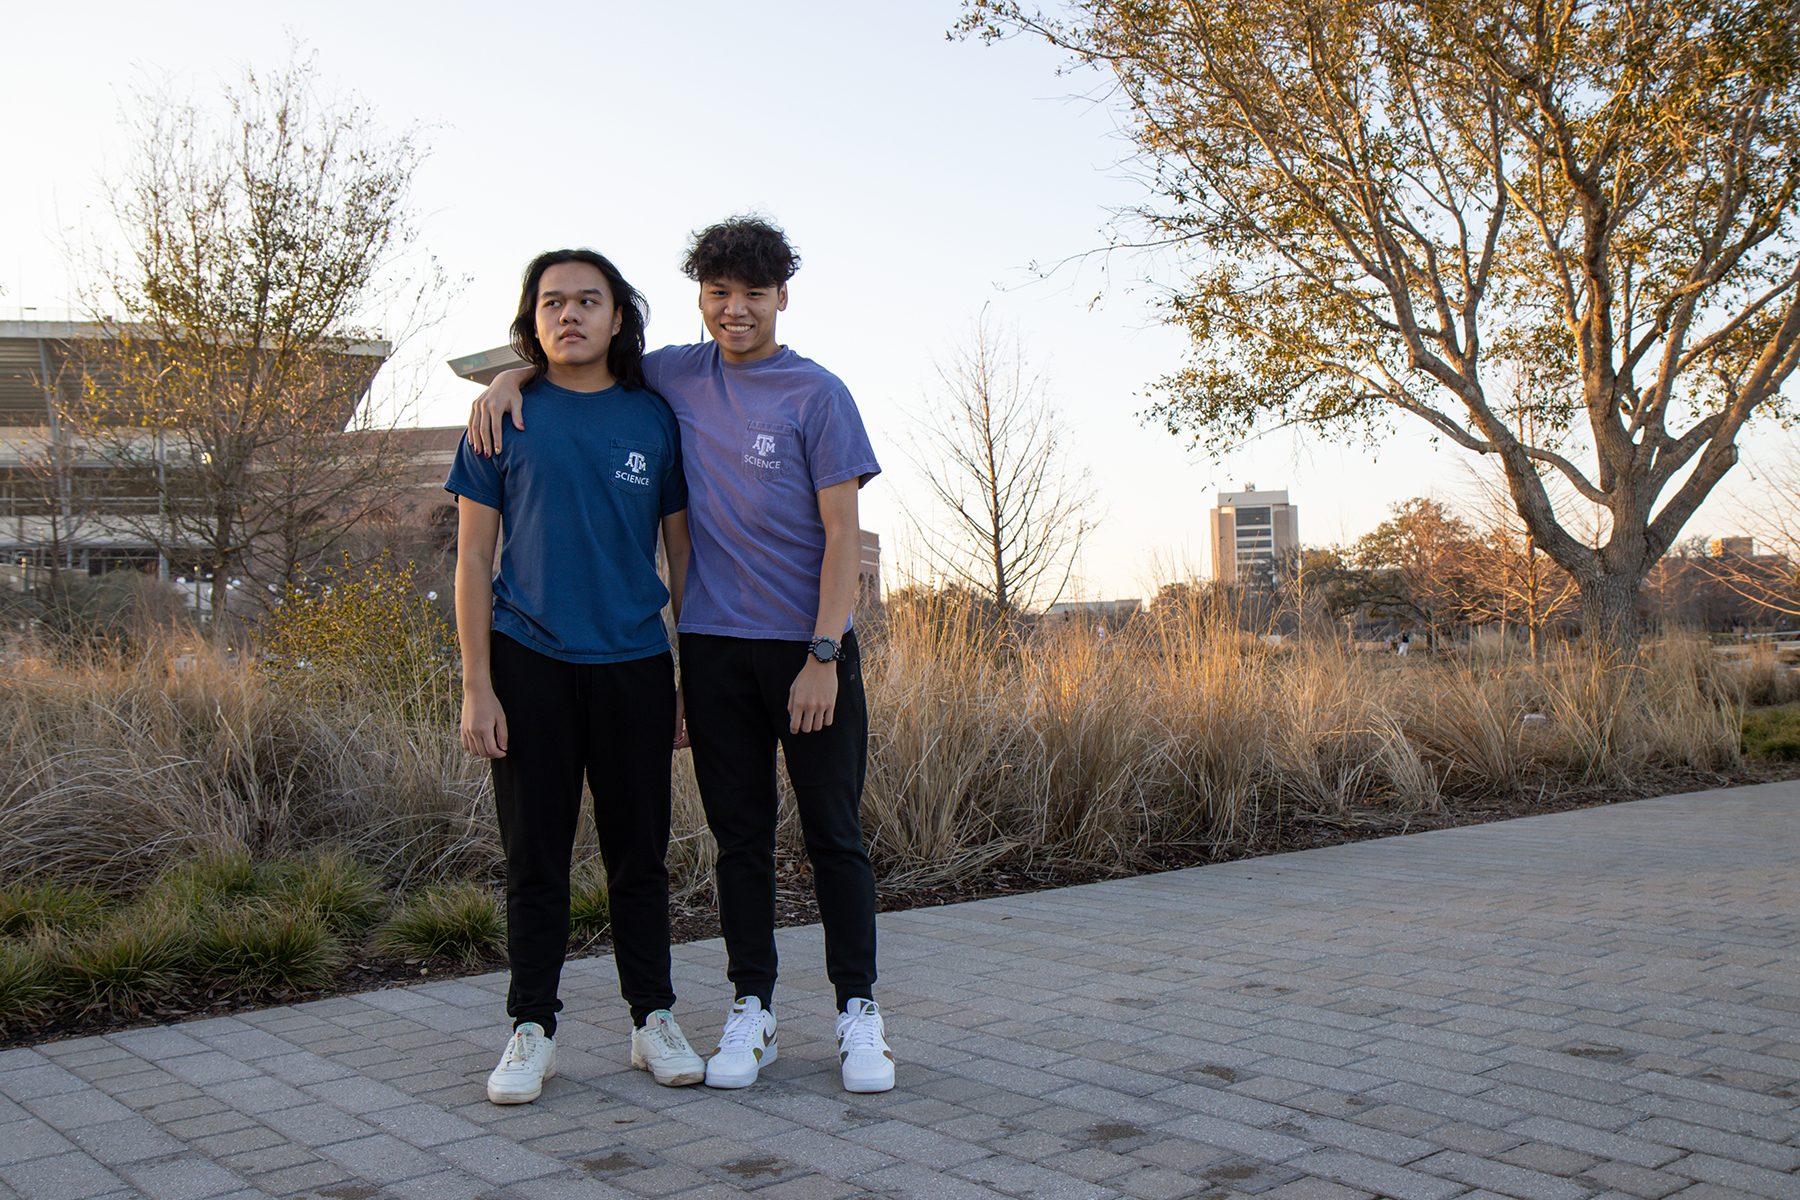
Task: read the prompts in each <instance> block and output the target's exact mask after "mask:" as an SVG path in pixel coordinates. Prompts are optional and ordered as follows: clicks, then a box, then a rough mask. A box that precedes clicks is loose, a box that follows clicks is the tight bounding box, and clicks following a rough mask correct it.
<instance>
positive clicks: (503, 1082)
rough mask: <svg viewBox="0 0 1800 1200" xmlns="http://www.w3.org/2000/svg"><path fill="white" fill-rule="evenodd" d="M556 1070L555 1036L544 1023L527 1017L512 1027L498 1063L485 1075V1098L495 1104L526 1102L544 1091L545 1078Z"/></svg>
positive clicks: (552, 1074)
mask: <svg viewBox="0 0 1800 1200" xmlns="http://www.w3.org/2000/svg"><path fill="white" fill-rule="evenodd" d="M555 1074H556V1039H555V1038H552V1037H547V1036H545V1034H544V1027H543V1026H542V1025H539V1024H538V1023H537V1022H536V1021H527V1022H525V1023H524V1024H523V1025H521V1026H519V1027H518V1028H517V1029H515V1030H513V1035H512V1038H511V1040H509V1041H508V1042H507V1043H506V1053H504V1054H502V1055H501V1056H500V1065H499V1066H497V1067H495V1068H494V1073H493V1074H492V1075H489V1076H488V1099H489V1100H491V1101H493V1102H494V1103H495V1104H528V1103H530V1102H531V1101H533V1100H536V1099H537V1098H538V1096H540V1095H541V1094H542V1093H543V1091H544V1080H546V1079H549V1078H551V1077H552V1076H554V1075H555Z"/></svg>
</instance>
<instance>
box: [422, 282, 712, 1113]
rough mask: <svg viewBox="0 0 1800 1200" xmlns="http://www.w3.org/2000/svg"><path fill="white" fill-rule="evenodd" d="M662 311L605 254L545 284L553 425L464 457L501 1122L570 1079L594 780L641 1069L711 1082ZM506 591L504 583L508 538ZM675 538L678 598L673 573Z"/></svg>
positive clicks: (462, 530) (531, 327)
mask: <svg viewBox="0 0 1800 1200" xmlns="http://www.w3.org/2000/svg"><path fill="white" fill-rule="evenodd" d="M644 320H645V309H644V303H643V300H642V298H641V297H640V296H639V295H638V293H637V291H636V289H634V288H633V287H632V286H631V285H630V284H629V283H627V282H625V279H624V277H623V276H622V275H620V274H619V271H618V268H616V267H614V266H613V264H612V263H611V262H610V261H608V260H607V259H606V258H604V257H602V256H601V255H598V254H596V253H594V252H593V251H591V250H558V251H552V252H551V253H548V254H543V255H540V256H539V257H538V258H536V259H535V260H533V262H532V263H531V265H530V267H529V268H527V269H526V272H525V281H524V286H523V288H522V289H521V291H520V295H519V310H518V315H517V317H516V318H515V319H514V321H513V325H512V342H513V347H514V349H515V350H517V351H518V353H519V355H520V356H521V357H522V358H524V359H526V361H528V362H530V363H531V364H532V367H531V368H530V370H529V371H528V372H526V374H525V394H526V395H528V396H530V397H531V401H532V407H531V415H532V426H531V430H530V432H529V433H527V432H524V431H520V432H519V433H516V434H514V435H513V436H512V437H510V438H508V439H507V443H506V448H505V450H504V451H499V450H496V452H495V453H494V454H492V455H481V454H477V453H475V451H474V450H473V448H471V447H470V446H469V445H468V444H467V443H466V442H465V443H464V444H463V446H462V447H461V448H460V449H459V451H458V453H457V457H456V463H455V465H454V466H453V467H452V468H451V470H450V478H449V480H448V481H447V482H446V483H445V484H444V486H445V488H447V489H448V490H449V491H451V492H454V493H456V495H457V498H458V499H457V513H458V526H457V556H456V629H457V637H458V639H459V640H460V642H461V644H462V659H463V711H462V743H463V746H464V748H465V749H467V750H468V751H469V752H470V753H471V754H478V755H480V756H481V757H483V758H486V759H489V760H490V761H491V762H492V764H493V767H492V769H493V775H494V808H495V811H496V813H497V815H498V817H499V822H500V840H501V843H502V845H503V846H504V848H505V851H506V948H507V953H508V955H509V956H510V958H511V960H512V984H511V986H510V987H509V988H508V990H507V995H506V1011H507V1014H508V1015H509V1016H510V1017H512V1019H513V1033H512V1037H511V1038H510V1039H509V1040H508V1042H507V1044H506V1051H505V1053H504V1054H503V1055H502V1056H501V1059H500V1064H499V1066H497V1067H495V1068H494V1071H493V1073H492V1074H491V1075H489V1076H488V1083H487V1095H488V1099H489V1100H491V1101H493V1102H494V1103H495V1104H523V1103H525V1102H527V1101H530V1100H535V1099H536V1098H537V1097H538V1095H539V1094H540V1093H541V1092H542V1091H543V1086H544V1081H545V1080H546V1079H549V1078H550V1077H551V1076H553V1075H555V1074H556V1041H555V1038H556V1014H557V1012H558V1011H559V1010H561V1008H562V1001H561V1000H560V999H558V998H557V988H558V982H559V980H560V978H561V974H562V965H563V959H564V957H565V955H566V954H567V951H568V945H569V887H570V885H569V858H570V854H571V852H572V850H573V847H574V842H575V826H576V822H577V819H578V818H579V816H580V813H581V801H582V795H581V791H582V781H583V778H584V776H585V778H586V782H587V785H588V788H589V790H591V791H592V793H593V796H594V827H595V829H596V831H597V832H598V834H599V841H600V856H601V858H602V859H603V860H604V862H605V864H606V883H607V898H608V903H609V907H610V912H611V916H612V937H613V948H614V959H615V961H616V963H617V965H618V971H619V990H620V992H621V993H623V995H624V997H625V1001H626V1003H628V1004H629V1005H630V1006H631V1020H632V1025H633V1030H632V1035H631V1065H632V1066H634V1067H637V1068H639V1069H641V1070H646V1071H649V1072H650V1073H651V1075H652V1076H653V1077H654V1078H655V1080H656V1082H658V1083H661V1084H666V1085H668V1086H671V1087H675V1086H680V1085H683V1084H693V1083H699V1082H700V1080H701V1079H702V1078H703V1076H704V1073H705V1066H704V1064H703V1063H702V1062H701V1060H700V1056H699V1055H697V1054H695V1053H694V1051H693V1049H692V1048H691V1047H689V1045H688V1043H687V1039H686V1038H685V1037H683V1036H682V1033H681V1027H680V1026H679V1025H677V1024H676V1023H675V1018H674V1017H673V1016H672V1015H671V1014H670V1012H669V1010H670V1008H671V1007H672V1006H673V1005H674V1003H675V989H674V986H673V984H672V983H671V980H670V962H669V873H668V869H667V867H666V866H665V865H664V859H665V857H666V855H667V854H668V848H669V766H670V756H671V754H672V753H673V750H674V746H675V744H676V743H677V742H678V741H680V740H681V718H680V715H679V708H678V704H677V699H676V692H675V664H674V659H673V657H672V655H671V654H670V651H669V637H668V633H667V632H666V630H665V629H664V627H663V621H662V609H663V606H664V604H666V603H668V602H669V601H670V598H671V591H672V592H673V598H674V601H675V604H676V608H677V611H678V612H679V606H680V598H681V592H682V579H683V576H684V575H685V573H686V570H687V558H688V533H687V486H686V483H685V482H684V479H683V476H682V472H681V436H680V432H679V430H678V427H677V426H676V423H675V416H674V414H673V413H671V412H670V411H669V408H668V406H667V405H666V404H664V403H663V402H662V400H661V399H660V398H659V397H658V396H657V395H656V394H655V393H654V392H651V391H650V390H648V389H647V388H646V386H645V382H644V373H643V363H642V360H643V353H644ZM502 521H504V531H505V541H504V542H501V543H499V561H500V570H499V572H498V574H496V573H495V572H494V570H493V566H494V555H495V548H496V539H497V536H498V534H499V533H500V531H501V529H502ZM659 527H660V530H661V533H662V536H663V541H664V543H665V545H666V547H667V551H668V561H669V578H670V587H669V588H665V587H664V586H663V583H662V580H661V579H660V578H658V576H657V572H656V538H657V532H658V529H659Z"/></svg>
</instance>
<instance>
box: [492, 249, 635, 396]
mask: <svg viewBox="0 0 1800 1200" xmlns="http://www.w3.org/2000/svg"><path fill="white" fill-rule="evenodd" d="M567 262H578V263H586V264H587V265H588V266H590V267H593V268H595V269H596V270H598V271H599V272H600V274H601V275H602V276H603V277H604V278H605V279H606V286H607V289H608V290H610V291H611V292H612V301H613V307H615V308H617V309H618V310H619V313H620V318H619V332H617V333H615V334H613V339H612V344H611V345H610V346H608V347H607V349H606V369H607V370H609V371H611V372H612V375H613V378H614V379H616V380H618V381H619V382H620V383H622V384H624V385H625V386H626V387H627V388H630V389H632V390H634V391H635V390H638V389H641V388H642V387H643V386H644V327H645V326H647V325H649V324H650V302H649V301H648V300H645V299H644V295H643V293H642V292H640V291H638V290H637V289H636V288H634V287H632V286H631V285H630V284H629V283H626V282H625V276H623V275H621V274H620V273H619V268H617V267H615V266H613V264H612V260H611V259H609V258H607V257H606V256H605V255H604V254H599V253H596V252H595V251H592V250H550V251H547V252H545V253H543V254H540V255H538V256H537V257H536V258H534V259H532V260H531V265H530V266H528V267H526V268H525V279H524V282H523V284H522V285H521V286H520V288H519V313H518V315H517V316H516V317H514V318H513V323H512V328H511V331H510V332H511V334H512V338H511V341H512V348H513V352H514V353H515V354H517V355H518V356H519V357H520V358H522V359H524V360H525V361H526V362H528V363H530V364H531V365H532V367H533V368H534V373H533V375H532V376H531V379H530V380H528V381H527V382H529V383H536V382H537V381H538V380H540V379H542V378H543V377H544V373H545V372H546V371H548V370H549V369H550V356H549V355H547V354H545V353H544V347H543V346H542V344H540V343H539V342H538V336H537V300H538V284H539V282H541V281H542V280H543V278H544V272H545V271H548V270H549V269H550V268H551V267H554V266H556V265H557V264H558V263H567Z"/></svg>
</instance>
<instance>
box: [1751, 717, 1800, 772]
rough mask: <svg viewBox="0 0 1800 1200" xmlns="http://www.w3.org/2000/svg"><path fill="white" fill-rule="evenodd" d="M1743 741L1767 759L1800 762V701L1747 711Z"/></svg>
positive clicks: (1757, 755)
mask: <svg viewBox="0 0 1800 1200" xmlns="http://www.w3.org/2000/svg"><path fill="white" fill-rule="evenodd" d="M1742 745H1743V747H1744V753H1745V754H1747V755H1749V756H1750V757H1751V758H1756V759H1762V760H1763V761H1764V762H1800V704H1789V705H1786V706H1784V707H1782V708H1764V709H1755V710H1752V711H1751V712H1747V713H1745V714H1744V732H1743V741H1742Z"/></svg>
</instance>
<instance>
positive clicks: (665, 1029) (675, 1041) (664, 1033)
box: [644, 1021, 693, 1054]
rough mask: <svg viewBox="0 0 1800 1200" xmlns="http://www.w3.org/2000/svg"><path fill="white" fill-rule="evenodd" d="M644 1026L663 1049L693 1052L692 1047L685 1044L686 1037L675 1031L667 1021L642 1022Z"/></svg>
mask: <svg viewBox="0 0 1800 1200" xmlns="http://www.w3.org/2000/svg"><path fill="white" fill-rule="evenodd" d="M644 1028H645V1029H648V1030H649V1031H650V1036H651V1037H653V1038H655V1039H656V1040H657V1041H658V1042H660V1043H661V1044H662V1047H663V1049H665V1050H673V1051H675V1052H676V1053H677V1054H692V1053H693V1050H692V1048H690V1047H689V1046H688V1044H687V1039H686V1038H684V1037H682V1036H681V1035H680V1034H679V1033H677V1032H675V1027H674V1026H672V1025H671V1024H669V1022H667V1021H647V1022H645V1024H644Z"/></svg>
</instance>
